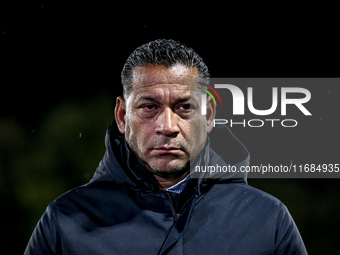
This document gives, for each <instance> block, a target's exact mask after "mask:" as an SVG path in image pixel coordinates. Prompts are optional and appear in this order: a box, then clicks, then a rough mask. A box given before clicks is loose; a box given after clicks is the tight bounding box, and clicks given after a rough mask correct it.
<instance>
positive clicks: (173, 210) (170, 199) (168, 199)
mask: <svg viewBox="0 0 340 255" xmlns="http://www.w3.org/2000/svg"><path fill="white" fill-rule="evenodd" d="M165 194H166V201H167V202H168V204H169V207H170V210H171V212H172V216H173V217H174V223H175V222H176V221H177V219H178V216H179V214H177V213H176V210H175V206H174V202H173V201H172V198H171V196H170V194H169V191H165Z"/></svg>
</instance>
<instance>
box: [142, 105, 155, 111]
mask: <svg viewBox="0 0 340 255" xmlns="http://www.w3.org/2000/svg"><path fill="white" fill-rule="evenodd" d="M143 108H145V109H147V110H153V109H155V106H154V105H152V104H147V105H144V107H143Z"/></svg>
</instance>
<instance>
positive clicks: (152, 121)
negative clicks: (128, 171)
mask: <svg viewBox="0 0 340 255" xmlns="http://www.w3.org/2000/svg"><path fill="white" fill-rule="evenodd" d="M197 77H199V74H198V71H197V69H196V68H190V67H186V66H183V65H176V66H173V67H170V68H166V67H163V66H155V65H148V66H144V67H137V68H135V69H134V71H133V79H132V80H133V88H132V91H131V93H130V94H129V96H128V98H127V99H126V101H125V102H122V105H121V107H122V108H124V110H125V116H124V120H125V123H123V124H122V125H119V123H118V121H117V123H118V127H119V129H120V131H121V132H122V133H124V134H125V139H126V141H127V143H128V144H129V146H130V147H131V148H132V150H133V151H134V152H135V154H136V155H137V157H138V159H139V161H140V162H141V163H142V164H143V165H144V166H146V168H147V169H148V170H149V171H151V172H153V173H155V174H159V175H166V174H176V173H180V172H181V170H183V169H185V166H188V164H189V163H190V159H192V160H193V159H195V158H196V157H197V156H198V154H199V153H200V152H201V150H202V149H203V147H204V145H205V141H206V136H207V125H206V118H205V116H202V115H201V114H200V111H201V108H200V105H199V103H200V101H199V98H200V94H199V93H198V92H194V91H193V90H191V91H190V79H191V78H197ZM190 92H191V93H190ZM193 93H194V94H195V95H196V94H197V95H196V96H194V94H193ZM123 104H124V105H123ZM118 108H119V107H118ZM118 111H119V110H118ZM190 124H191V126H190ZM190 128H191V129H190ZM190 135H191V136H194V137H195V139H191V141H190Z"/></svg>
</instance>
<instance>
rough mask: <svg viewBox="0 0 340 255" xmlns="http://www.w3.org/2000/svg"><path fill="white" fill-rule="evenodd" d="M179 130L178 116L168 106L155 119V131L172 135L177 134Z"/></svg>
mask: <svg viewBox="0 0 340 255" xmlns="http://www.w3.org/2000/svg"><path fill="white" fill-rule="evenodd" d="M179 131H180V129H179V127H178V116H177V115H176V114H175V113H174V112H173V111H172V110H171V109H170V108H166V109H164V111H163V112H162V113H161V114H160V115H159V116H158V118H157V120H156V129H155V132H156V133H158V134H163V135H166V136H169V137H173V136H177V134H178V133H179Z"/></svg>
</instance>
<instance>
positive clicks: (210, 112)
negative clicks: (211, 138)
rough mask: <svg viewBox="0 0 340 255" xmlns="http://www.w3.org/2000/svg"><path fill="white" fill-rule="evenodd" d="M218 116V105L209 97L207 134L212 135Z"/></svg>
mask: <svg viewBox="0 0 340 255" xmlns="http://www.w3.org/2000/svg"><path fill="white" fill-rule="evenodd" d="M215 116H216V105H215V103H214V101H213V100H212V99H211V97H210V96H209V97H208V100H207V114H206V116H205V117H206V121H207V132H208V133H210V132H211V130H212V128H213V127H214V120H215Z"/></svg>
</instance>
